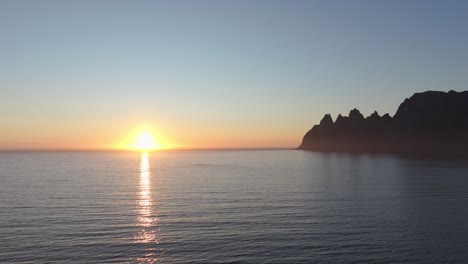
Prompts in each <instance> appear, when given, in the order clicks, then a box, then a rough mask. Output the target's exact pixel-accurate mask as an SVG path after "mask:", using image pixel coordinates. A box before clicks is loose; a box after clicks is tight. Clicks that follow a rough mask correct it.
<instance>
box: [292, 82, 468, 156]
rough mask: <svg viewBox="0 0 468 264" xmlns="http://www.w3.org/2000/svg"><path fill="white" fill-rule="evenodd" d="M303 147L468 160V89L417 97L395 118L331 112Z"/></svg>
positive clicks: (407, 103)
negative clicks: (333, 116) (345, 114)
mask: <svg viewBox="0 0 468 264" xmlns="http://www.w3.org/2000/svg"><path fill="white" fill-rule="evenodd" d="M299 149H303V150H314V151H325V152H363V153H402V154H428V155H455V156H459V155H463V156H468V91H463V92H455V91H450V92H448V93H447V92H439V91H427V92H423V93H416V94H414V95H413V96H411V97H410V98H409V99H405V101H404V102H403V103H402V104H401V105H400V106H399V107H398V110H397V112H396V114H395V115H394V116H393V117H391V116H390V115H389V114H385V115H383V116H380V115H379V114H378V113H377V112H374V113H373V114H372V115H370V116H368V117H366V118H364V116H363V115H362V114H361V113H360V112H359V110H357V109H353V110H351V111H350V113H349V115H348V116H342V115H341V114H340V115H338V117H337V118H336V120H335V121H333V119H332V117H331V116H330V114H326V115H325V116H324V117H323V119H322V120H321V121H320V124H318V125H315V126H314V127H313V128H312V129H311V130H309V132H307V133H306V134H305V136H304V138H303V140H302V144H301V145H300V146H299Z"/></svg>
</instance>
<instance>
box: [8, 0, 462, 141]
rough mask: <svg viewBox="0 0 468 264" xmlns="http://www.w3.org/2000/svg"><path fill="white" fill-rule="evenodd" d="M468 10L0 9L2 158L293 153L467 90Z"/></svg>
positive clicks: (328, 6) (434, 6) (94, 4)
mask: <svg viewBox="0 0 468 264" xmlns="http://www.w3.org/2000/svg"><path fill="white" fill-rule="evenodd" d="M467 14H468V2H466V1H450V0H448V1H426V0H424V1H411V0H405V1H378V0H375V1H374V0H372V1H360V0H356V1H348V0H343V1H330V0H326V1H273V0H271V1H251V0H249V1H237V0H236V1H193V0H189V1H138V0H137V1H130V0H129V1H117V0H109V1H99V0H97V1H84V0H80V1H45V0H42V1H33V0H31V1H22V0H1V1H0V149H12V148H47V149H49V148H107V147H111V146H115V145H116V144H119V142H121V141H122V140H125V139H126V138H128V137H129V136H130V135H132V134H134V133H135V131H139V130H142V129H148V130H151V131H153V133H156V135H157V136H156V137H157V138H158V140H159V141H164V142H165V144H167V146H169V145H170V146H171V147H185V148H191V147H193V148H217V147H234V148H242V147H296V146H298V145H299V144H300V141H301V139H302V136H303V135H304V133H305V132H307V130H308V129H310V128H311V127H312V125H313V124H314V123H317V122H319V121H320V119H321V117H322V116H323V115H324V114H326V113H331V114H332V116H333V117H336V115H337V114H338V113H345V114H347V113H348V112H349V110H350V109H352V108H354V107H357V108H358V109H360V110H361V112H362V113H363V114H365V115H368V114H370V113H371V112H372V111H373V110H378V111H379V112H380V113H381V114H383V113H386V112H389V113H390V114H391V115H393V114H394V113H395V111H396V109H397V107H398V105H399V103H401V102H402V101H403V100H404V98H406V97H409V96H411V95H412V94H413V93H415V92H420V91H425V90H446V91H448V90H451V89H453V90H466V84H467V83H468V15H467Z"/></svg>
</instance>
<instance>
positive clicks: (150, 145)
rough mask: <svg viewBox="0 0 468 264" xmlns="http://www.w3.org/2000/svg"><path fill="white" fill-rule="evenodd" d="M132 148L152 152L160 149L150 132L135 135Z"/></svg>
mask: <svg viewBox="0 0 468 264" xmlns="http://www.w3.org/2000/svg"><path fill="white" fill-rule="evenodd" d="M133 148H134V149H138V150H154V149H159V148H161V145H160V144H159V143H158V142H157V141H155V140H154V137H153V135H152V134H151V133H150V132H147V131H143V132H140V133H139V134H138V135H137V137H136V139H135V143H134V144H133Z"/></svg>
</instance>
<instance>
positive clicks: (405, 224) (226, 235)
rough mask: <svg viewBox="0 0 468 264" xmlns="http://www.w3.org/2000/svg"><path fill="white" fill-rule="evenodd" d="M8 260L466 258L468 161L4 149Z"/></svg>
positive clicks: (2, 223)
mask: <svg viewBox="0 0 468 264" xmlns="http://www.w3.org/2000/svg"><path fill="white" fill-rule="evenodd" d="M0 262H4V263H17V262H21V263H118V262H120V263H155V262H160V263H226V262H229V263H468V160H437V159H416V158H403V157H395V156H385V155H382V156H369V155H358V156H353V155H344V154H341V155H340V154H320V153H312V152H304V151H293V150H291V151H289V150H276V151H185V152H184V151H180V152H179V151H177V152H176V151H170V152H156V153H150V154H148V155H145V154H141V153H98V152H95V153H84V152H82V153H79V152H76V153H73V152H53V153H50V152H49V153H26V152H24V153H20V152H17V153H0Z"/></svg>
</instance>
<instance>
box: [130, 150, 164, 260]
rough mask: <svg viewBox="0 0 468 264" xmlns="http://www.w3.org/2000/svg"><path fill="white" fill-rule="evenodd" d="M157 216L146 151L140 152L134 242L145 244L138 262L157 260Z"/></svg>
mask: <svg viewBox="0 0 468 264" xmlns="http://www.w3.org/2000/svg"><path fill="white" fill-rule="evenodd" d="M157 220H158V219H157V218H156V217H155V215H154V212H153V199H152V197H151V171H150V166H149V161H148V153H147V152H143V153H142V154H141V162H140V186H139V195H138V210H137V226H138V227H140V230H139V232H138V235H137V236H136V237H135V239H136V242H137V243H139V244H145V245H147V246H148V247H147V248H146V249H145V251H146V254H145V256H144V257H141V258H138V259H137V260H138V262H139V263H156V262H158V260H159V257H158V255H157V254H156V252H157V249H156V248H155V246H156V245H157V244H158V243H159V237H158V236H157V234H156V231H155V226H156V223H157Z"/></svg>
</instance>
